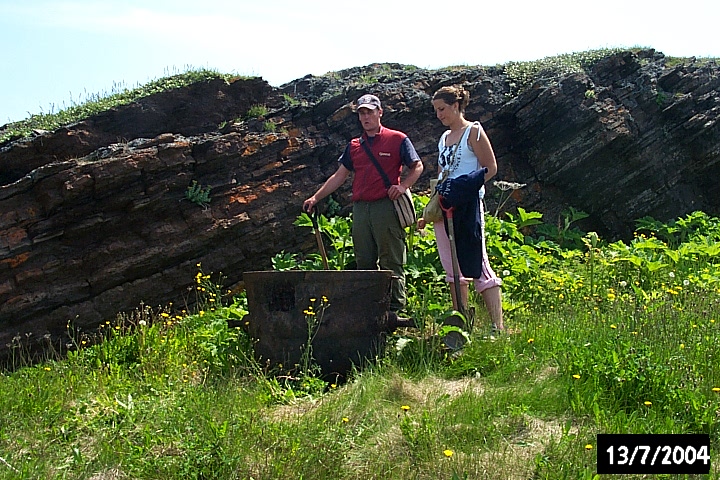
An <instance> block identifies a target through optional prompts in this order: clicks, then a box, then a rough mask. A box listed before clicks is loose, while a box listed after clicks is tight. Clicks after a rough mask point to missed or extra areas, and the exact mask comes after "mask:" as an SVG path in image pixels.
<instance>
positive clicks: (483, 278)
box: [418, 86, 505, 330]
mask: <svg viewBox="0 0 720 480" xmlns="http://www.w3.org/2000/svg"><path fill="white" fill-rule="evenodd" d="M469 102H470V94H469V93H468V92H467V90H465V89H463V88H461V87H457V86H452V87H443V88H441V89H439V90H438V91H437V92H435V95H433V98H432V105H433V108H434V109H435V114H436V116H437V118H438V119H439V120H440V121H441V122H442V124H443V125H445V126H446V127H448V128H449V130H447V131H446V132H445V133H443V135H442V136H441V137H440V142H439V143H438V149H439V151H440V155H439V158H438V170H439V171H438V179H442V178H445V179H454V178H457V177H459V176H461V175H465V174H469V173H472V172H473V171H475V170H477V169H479V168H482V167H485V168H487V173H486V174H485V180H488V179H490V178H492V177H493V176H494V175H495V174H496V173H497V162H496V160H495V153H494V152H493V149H492V145H490V140H489V139H488V137H487V135H486V134H485V131H484V130H483V128H482V125H480V122H474V123H473V122H470V121H468V120H466V119H465V108H466V107H467V105H468V103H469ZM484 194H485V187H483V188H482V189H481V190H480V193H479V196H480V199H481V200H482V197H483V195H484ZM478 203H479V208H480V215H479V218H480V234H481V235H482V237H483V238H484V236H485V211H484V208H483V203H482V201H479V202H478ZM425 225H426V222H425V220H424V219H422V218H421V219H419V220H418V228H424V227H425ZM433 228H434V230H435V237H436V239H437V246H438V253H439V255H440V261H441V262H442V265H443V268H444V269H445V273H446V281H447V282H448V283H450V293H451V295H452V302H453V308H455V310H459V304H458V299H457V298H456V293H455V285H454V283H453V282H454V279H453V275H452V272H453V266H452V256H451V250H450V241H449V239H448V235H447V232H446V231H445V226H444V223H443V221H439V222H436V223H434V224H433ZM479 248H482V250H483V251H482V266H481V275H480V276H479V277H478V278H474V279H472V280H473V283H474V286H475V290H477V291H478V292H479V293H480V294H481V295H482V297H483V300H484V301H485V306H486V307H487V309H488V313H489V314H490V318H491V320H492V322H493V328H495V329H497V330H505V324H504V322H503V312H502V294H501V291H500V285H502V281H501V280H500V279H499V278H498V277H497V275H495V272H494V271H493V269H492V268H491V267H490V262H489V261H488V256H487V252H486V251H485V242H482V247H479ZM469 280H471V279H468V278H465V277H464V276H463V275H462V272H461V275H460V295H461V297H462V298H461V299H460V300H461V301H462V305H467V300H468V283H469Z"/></svg>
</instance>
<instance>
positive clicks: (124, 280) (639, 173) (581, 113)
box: [0, 50, 720, 349]
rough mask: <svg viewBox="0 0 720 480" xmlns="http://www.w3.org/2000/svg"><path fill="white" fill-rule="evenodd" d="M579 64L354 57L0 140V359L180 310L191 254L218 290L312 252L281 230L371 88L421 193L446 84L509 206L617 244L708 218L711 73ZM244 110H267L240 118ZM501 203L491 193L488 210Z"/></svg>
mask: <svg viewBox="0 0 720 480" xmlns="http://www.w3.org/2000/svg"><path fill="white" fill-rule="evenodd" d="M579 58H580V57H579ZM578 65H580V67H581V68H570V69H567V68H565V67H557V66H555V67H553V66H552V65H551V66H550V67H542V66H541V67H542V68H535V69H534V70H527V67H526V66H523V64H507V65H503V66H498V67H491V68H483V67H452V68H446V69H442V70H433V71H429V70H423V69H418V68H414V67H409V66H403V65H394V64H382V65H369V66H366V67H362V68H354V69H350V70H345V71H340V72H335V73H332V74H327V75H324V76H322V77H314V76H307V77H304V78H302V79H298V80H296V81H293V82H291V83H289V84H287V85H284V86H282V87H280V88H273V87H271V86H269V85H268V84H267V83H266V82H264V81H263V80H261V79H252V80H240V79H239V80H236V81H234V82H225V81H221V80H215V81H209V82H204V83H199V84H194V85H192V86H190V87H185V88H182V89H178V90H173V91H169V92H165V93H163V94H158V95H154V96H151V97H146V98H144V99H142V100H140V101H137V102H135V103H133V104H130V105H126V106H123V107H117V108H114V109H112V110H109V111H107V112H104V113H102V114H100V115H97V116H94V117H92V118H88V119H86V120H84V121H82V122H79V123H76V124H73V125H67V126H65V127H64V128H62V129H60V130H58V131H55V132H37V134H36V136H35V137H34V138H31V139H24V140H16V141H14V142H10V143H7V144H5V145H2V146H0V349H5V348H6V347H7V346H8V345H10V344H12V342H13V338H14V337H16V336H21V337H23V338H27V337H30V338H34V339H43V338H44V340H43V341H45V342H47V341H54V340H56V339H60V338H62V337H63V335H64V331H65V328H66V325H67V324H68V322H69V321H72V322H73V323H74V324H75V325H76V326H78V327H80V328H85V329H93V328H94V327H95V326H97V325H98V324H99V323H100V322H102V321H105V320H107V319H109V318H114V317H115V316H116V314H117V313H118V312H122V311H128V310H132V309H134V308H136V307H137V306H138V305H139V304H140V303H141V302H144V303H145V304H146V305H153V306H154V305H167V304H168V303H170V302H174V304H175V305H184V304H185V302H187V301H189V299H190V298H191V293H190V290H191V289H192V287H193V285H194V284H193V280H194V276H195V274H196V273H197V264H199V263H200V264H202V268H203V270H204V271H205V272H222V274H223V275H224V276H225V277H227V280H226V283H227V285H228V286H232V285H234V284H237V283H238V282H240V281H241V280H242V274H243V272H245V271H251V270H263V269H268V268H269V266H270V258H271V257H272V256H273V255H274V254H276V253H278V252H280V251H282V250H285V251H314V248H316V246H315V244H314V242H313V237H312V236H311V232H310V231H309V230H307V229H298V228H296V227H294V226H293V221H294V220H295V218H296V217H297V215H298V214H299V213H300V207H301V204H302V201H303V200H304V199H305V198H306V197H307V196H309V195H310V194H311V193H312V192H313V191H314V190H315V189H316V188H317V187H318V186H319V184H321V182H323V181H324V180H325V178H327V176H328V175H330V174H331V173H332V172H333V171H334V170H335V168H336V159H337V157H338V156H339V154H340V153H341V152H342V149H343V147H344V145H345V143H346V142H347V141H348V140H349V139H350V138H351V137H352V136H355V135H357V133H358V129H359V127H358V124H357V121H356V116H355V115H354V114H353V112H352V109H351V107H350V104H351V102H352V101H353V100H355V99H356V98H357V97H358V96H360V95H361V94H363V93H366V92H371V93H375V94H377V95H378V96H379V97H380V98H381V99H382V100H383V104H384V109H385V113H384V117H383V118H384V124H385V125H386V126H389V127H394V128H399V129H401V130H404V131H405V132H407V133H408V134H409V136H410V138H411V139H412V140H413V143H414V144H415V146H416V148H417V150H418V152H419V153H420V155H421V156H422V158H423V162H424V163H425V168H426V171H425V173H424V174H423V177H422V178H421V181H420V182H419V184H418V189H419V190H422V189H425V188H427V185H428V178H429V176H430V174H431V172H434V171H435V169H436V149H437V146H436V145H437V139H438V137H439V136H440V134H441V133H442V130H443V127H442V125H441V124H440V123H439V122H438V121H437V120H436V119H435V116H434V112H433V110H432V108H431V105H430V97H431V95H432V93H433V92H434V91H435V90H436V89H437V88H439V87H441V86H444V85H450V84H458V83H460V84H463V85H464V86H465V87H466V88H467V89H468V90H469V91H470V92H471V104H470V107H469V108H468V111H467V115H466V116H467V117H468V118H469V119H471V120H480V121H482V123H483V125H484V127H485V129H486V130H487V132H488V135H489V137H490V139H491V141H492V143H493V146H494V148H495V152H496V156H497V158H498V163H499V172H498V176H497V178H496V179H498V180H506V181H511V182H520V183H525V184H527V187H525V188H523V189H521V190H517V191H515V192H514V194H513V199H512V203H511V204H508V206H507V207H508V208H512V206H513V205H520V206H522V207H523V208H525V209H526V210H538V211H541V212H544V213H545V219H546V221H549V222H553V221H554V220H556V219H557V218H558V215H559V212H560V211H562V210H563V209H564V208H566V207H568V206H572V207H575V208H577V209H579V210H582V211H585V212H587V213H588V214H590V218H589V219H587V222H588V223H587V227H588V228H594V229H596V230H598V231H600V232H602V233H603V234H605V235H606V236H608V235H609V236H614V237H622V236H626V235H628V234H630V233H631V232H632V228H633V225H634V220H635V219H637V218H640V217H642V216H645V215H651V216H653V217H655V218H657V219H660V220H668V219H670V218H675V217H677V216H681V215H684V214H686V213H688V212H691V211H694V210H704V211H706V212H707V213H709V214H712V215H718V214H720V192H719V191H718V190H719V187H720V180H718V179H719V178H720V127H719V126H718V125H719V123H718V116H719V115H720V75H719V73H720V69H719V68H718V65H717V63H715V62H714V61H708V60H705V61H696V60H693V59H688V60H685V61H682V62H671V61H670V59H668V58H666V57H665V56H664V55H662V54H661V53H658V52H655V51H653V50H642V51H622V52H615V53H612V54H608V55H606V56H603V57H602V58H599V59H598V58H593V59H591V60H583V59H582V58H580V59H579V63H578ZM524 68H525V70H524ZM253 105H263V106H265V107H266V109H267V114H266V115H264V116H263V117H261V118H254V119H245V120H242V119H243V118H246V113H247V112H248V110H249V109H250V107H252V106H253ZM192 182H197V185H199V186H200V187H202V188H209V194H210V202H209V204H208V205H207V206H206V207H205V208H203V207H201V206H199V205H197V204H195V203H193V202H191V201H189V200H187V199H186V198H185V194H186V192H187V191H188V187H189V186H190V185H192ZM348 195H349V182H348V185H346V186H345V187H343V188H342V189H341V190H340V191H339V192H338V195H337V196H336V198H337V200H338V201H339V202H340V203H341V204H342V205H345V206H347V205H348V204H349V196H348ZM498 195H499V192H498V191H497V189H496V188H494V187H492V186H489V189H488V203H489V209H490V210H491V211H493V210H494V204H493V202H495V204H496V203H497V198H498Z"/></svg>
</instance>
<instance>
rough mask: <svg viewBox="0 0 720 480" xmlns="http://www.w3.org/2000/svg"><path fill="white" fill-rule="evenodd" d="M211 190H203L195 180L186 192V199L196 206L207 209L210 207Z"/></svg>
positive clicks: (208, 188) (209, 188)
mask: <svg viewBox="0 0 720 480" xmlns="http://www.w3.org/2000/svg"><path fill="white" fill-rule="evenodd" d="M210 190H211V187H209V186H208V187H207V188H202V186H201V185H199V184H198V183H197V180H193V181H192V184H190V185H189V186H188V188H187V190H186V191H185V198H186V199H187V200H190V201H191V202H193V203H194V204H196V205H199V206H201V207H203V208H207V207H208V205H210Z"/></svg>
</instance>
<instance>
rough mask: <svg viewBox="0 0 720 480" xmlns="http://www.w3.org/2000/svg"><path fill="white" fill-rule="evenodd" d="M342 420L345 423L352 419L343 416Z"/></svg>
mask: <svg viewBox="0 0 720 480" xmlns="http://www.w3.org/2000/svg"><path fill="white" fill-rule="evenodd" d="M342 421H343V423H348V422H349V421H350V419H349V418H348V417H343V418H342Z"/></svg>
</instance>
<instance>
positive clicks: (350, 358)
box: [243, 270, 392, 377]
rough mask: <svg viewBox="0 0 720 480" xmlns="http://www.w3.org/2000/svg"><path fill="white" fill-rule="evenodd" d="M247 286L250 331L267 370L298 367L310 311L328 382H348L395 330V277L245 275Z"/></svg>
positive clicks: (315, 349) (316, 351)
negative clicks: (392, 315)
mask: <svg viewBox="0 0 720 480" xmlns="http://www.w3.org/2000/svg"><path fill="white" fill-rule="evenodd" d="M243 280H244V282H245V289H246V292H247V299H248V311H249V314H248V315H247V316H246V317H245V320H247V321H248V322H249V323H248V325H247V327H246V328H247V330H248V333H249V334H250V336H251V338H252V339H253V340H254V346H255V357H256V359H257V360H258V361H260V362H261V363H262V364H263V365H264V364H265V363H267V362H269V363H270V364H271V365H278V364H282V365H283V367H284V368H286V369H292V368H293V366H295V365H296V364H298V363H299V362H300V360H301V356H302V353H303V351H304V349H305V345H306V344H307V341H308V321H307V317H308V313H307V312H309V311H310V310H312V312H314V313H315V316H314V318H315V319H317V321H318V322H319V323H318V325H317V326H316V327H315V328H316V333H315V334H314V338H313V340H312V353H313V359H314V362H315V363H316V364H317V365H319V366H320V368H321V370H322V374H323V375H324V376H327V377H337V376H340V377H345V376H346V375H347V373H348V372H349V371H350V370H351V369H352V366H353V365H355V366H361V365H363V364H364V363H365V362H366V361H368V360H372V359H374V358H375V357H376V356H377V355H378V354H380V353H381V352H382V349H383V347H384V344H385V334H386V332H387V331H388V329H389V328H391V326H389V324H388V322H389V321H388V308H389V304H390V284H391V281H392V272H391V271H389V270H319V271H298V270H289V271H263V272H245V273H244V274H243ZM313 299H314V300H313ZM325 299H326V301H325ZM323 302H324V305H326V308H324V309H323ZM310 307H312V309H310ZM321 310H322V311H321Z"/></svg>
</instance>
